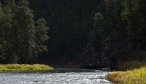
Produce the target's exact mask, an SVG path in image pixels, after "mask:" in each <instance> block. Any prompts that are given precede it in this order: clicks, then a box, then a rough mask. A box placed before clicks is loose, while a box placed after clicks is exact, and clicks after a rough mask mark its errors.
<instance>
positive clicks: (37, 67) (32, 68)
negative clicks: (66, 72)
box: [0, 64, 54, 73]
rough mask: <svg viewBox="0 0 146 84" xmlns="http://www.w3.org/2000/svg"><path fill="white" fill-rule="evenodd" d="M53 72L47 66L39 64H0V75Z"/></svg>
mask: <svg viewBox="0 0 146 84" xmlns="http://www.w3.org/2000/svg"><path fill="white" fill-rule="evenodd" d="M52 70H54V69H53V68H52V67H50V66H48V65H41V64H33V65H28V64H1V65H0V73H3V72H26V73H27V72H48V71H52Z"/></svg>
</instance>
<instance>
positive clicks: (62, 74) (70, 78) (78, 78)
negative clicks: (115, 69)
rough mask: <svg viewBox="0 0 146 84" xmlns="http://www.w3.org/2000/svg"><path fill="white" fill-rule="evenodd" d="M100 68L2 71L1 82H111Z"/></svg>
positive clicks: (86, 83) (44, 83)
mask: <svg viewBox="0 0 146 84" xmlns="http://www.w3.org/2000/svg"><path fill="white" fill-rule="evenodd" d="M107 73H108V72H106V71H99V70H69V69H68V70H65V69H64V70H61V69H60V70H56V71H54V72H52V73H0V84H111V83H110V82H109V81H107V80H106V78H105V76H106V75H107Z"/></svg>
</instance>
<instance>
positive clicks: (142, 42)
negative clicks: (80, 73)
mask: <svg viewBox="0 0 146 84" xmlns="http://www.w3.org/2000/svg"><path fill="white" fill-rule="evenodd" d="M28 1H29V3H30V4H28V2H27V1H26V0H15V2H14V1H13V0H1V2H2V4H1V5H0V24H1V25H0V28H1V30H0V34H1V35H0V54H1V55H0V58H1V59H0V60H1V62H9V63H15V62H18V63H29V62H33V61H35V59H36V58H37V57H40V58H39V59H43V61H45V60H46V61H47V62H48V63H52V64H59V65H60V64H65V65H66V64H78V65H80V63H83V64H84V65H87V66H88V65H91V64H93V65H95V66H96V65H102V66H105V65H106V66H113V67H116V66H115V64H116V65H118V64H119V63H121V62H123V61H125V60H139V59H143V57H144V56H143V57H139V56H136V55H139V54H140V53H143V52H145V51H146V47H145V46H146V16H145V14H146V9H145V7H146V1H145V0H35V1H34V0H28ZM31 9H32V10H31ZM41 17H44V18H45V19H46V21H45V19H40V18H41ZM47 23H48V24H47ZM47 26H49V28H50V30H49V31H48V27H47ZM48 36H49V37H50V38H49V40H47V39H48ZM91 38H92V39H91ZM90 40H92V41H90ZM89 43H90V46H91V47H90V48H92V51H91V50H88V49H89V48H88V47H89V45H88V44H89ZM45 44H46V45H45ZM47 48H48V52H47V53H40V52H43V51H44V50H45V51H46V50H47ZM84 49H87V50H84ZM85 51H87V52H88V53H86V52H85ZM93 51H94V52H93ZM84 52H85V55H86V56H84V55H83V54H82V53H84ZM60 58H61V60H60ZM100 58H101V59H100ZM131 58H132V59H131ZM58 59H59V60H58ZM6 60H7V61H6ZM105 60H106V62H105ZM98 61H100V64H98V63H99V62H98Z"/></svg>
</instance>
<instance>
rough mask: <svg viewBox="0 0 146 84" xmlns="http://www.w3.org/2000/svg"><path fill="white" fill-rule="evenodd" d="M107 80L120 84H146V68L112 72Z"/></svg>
mask: <svg viewBox="0 0 146 84" xmlns="http://www.w3.org/2000/svg"><path fill="white" fill-rule="evenodd" d="M107 79H108V80H109V81H111V82H113V83H120V84H146V67H142V68H139V69H133V70H127V71H117V72H111V73H109V74H108V75H107Z"/></svg>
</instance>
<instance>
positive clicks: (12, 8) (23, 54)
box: [0, 0, 49, 63]
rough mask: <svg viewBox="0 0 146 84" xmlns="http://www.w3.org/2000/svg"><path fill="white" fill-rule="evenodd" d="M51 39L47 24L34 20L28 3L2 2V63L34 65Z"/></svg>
mask: <svg viewBox="0 0 146 84" xmlns="http://www.w3.org/2000/svg"><path fill="white" fill-rule="evenodd" d="M48 38H49V37H48V27H47V22H46V20H45V19H43V18H41V19H38V20H34V15H33V12H32V10H31V9H30V8H29V2H28V1H27V0H17V1H16V0H1V2H0V63H35V62H36V61H37V58H38V55H39V54H40V53H41V52H44V51H47V47H46V43H45V42H46V41H47V40H48Z"/></svg>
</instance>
